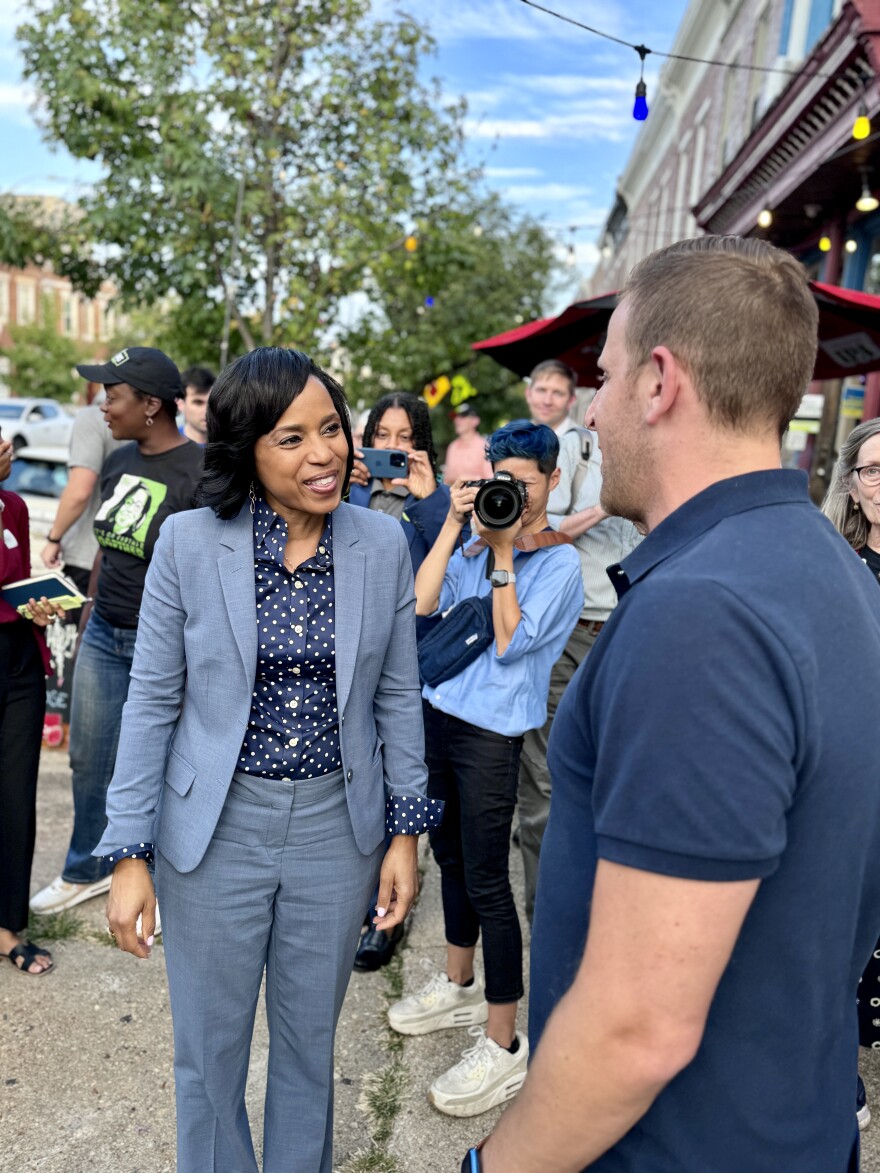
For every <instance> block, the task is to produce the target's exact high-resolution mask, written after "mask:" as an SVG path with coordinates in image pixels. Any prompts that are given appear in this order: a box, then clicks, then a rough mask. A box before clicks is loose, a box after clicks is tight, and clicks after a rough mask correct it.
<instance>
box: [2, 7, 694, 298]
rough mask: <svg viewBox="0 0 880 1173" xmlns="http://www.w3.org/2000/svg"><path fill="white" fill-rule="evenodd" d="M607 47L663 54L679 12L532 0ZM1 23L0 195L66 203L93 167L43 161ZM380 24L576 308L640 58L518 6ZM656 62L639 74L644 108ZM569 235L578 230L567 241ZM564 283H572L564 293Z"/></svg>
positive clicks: (626, 147) (47, 154) (632, 126)
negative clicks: (554, 254) (430, 79)
mask: <svg viewBox="0 0 880 1173" xmlns="http://www.w3.org/2000/svg"><path fill="white" fill-rule="evenodd" d="M542 2H544V3H545V4H546V6H547V7H551V8H555V9H557V10H558V11H560V12H564V13H565V14H566V15H568V16H571V17H573V18H575V19H577V20H581V21H583V22H585V23H587V24H592V25H595V26H597V27H599V28H602V29H604V30H606V31H607V32H609V33H612V34H614V35H615V36H619V37H622V38H624V39H626V40H629V41H632V42H636V43H638V42H642V43H644V44H647V45H649V46H650V47H651V48H654V49H658V50H662V49H668V48H670V47H671V45H672V41H673V39H674V36H675V31H676V29H677V27H678V25H679V23H680V21H681V18H682V16H683V14H684V12H685V10H686V8H687V0H660V2H659V3H658V2H657V0H631V2H630V3H622V2H621V0H542ZM2 8H3V11H2V12H0V157H2V159H3V172H2V180H0V182H2V187H3V189H4V190H10V189H12V190H14V191H16V192H17V193H21V194H31V193H44V194H52V195H62V196H64V195H66V196H68V197H73V196H75V195H76V193H77V190H78V185H81V184H87V183H90V182H94V181H95V180H97V179H99V178H100V174H101V172H100V168H99V167H96V166H95V165H92V164H88V163H85V162H81V161H77V160H74V159H71V158H70V157H69V156H68V155H67V154H66V152H63V151H52V150H51V149H50V148H49V147H47V146H46V144H45V143H43V142H42V139H41V136H40V132H39V130H38V129H37V127H36V125H35V124H34V121H33V119H32V117H31V115H30V112H29V106H30V104H31V102H32V101H33V94H31V93H29V92H28V90H27V88H26V87H25V86H24V84H23V82H22V78H21V62H20V58H19V56H18V53H17V50H16V46H15V42H14V29H15V23H16V20H15V13H14V11H11V9H12V8H13V5H12V4H9V3H7V4H6V5H3V6H2ZM374 8H375V9H376V11H377V13H378V14H386V13H391V12H392V11H393V10H394V8H403V9H405V10H407V11H409V12H411V13H413V15H415V16H417V17H418V18H419V19H420V20H422V21H424V22H425V23H427V24H428V25H429V27H430V28H431V30H432V32H433V34H434V36H435V38H436V40H437V45H438V51H437V55H436V57H434V58H432V59H429V60H428V61H427V62H426V67H425V72H426V74H427V75H429V76H438V77H440V78H441V79H442V82H443V85H444V88H445V90H446V92H447V93H448V94H449V95H450V96H455V97H458V96H460V95H464V96H465V97H467V99H468V104H469V113H468V118H467V134H468V150H469V153H470V156H471V159H472V160H474V161H480V162H482V163H483V164H484V166H485V171H486V182H487V184H488V185H489V186H490V187H491V188H493V189H495V190H497V191H499V192H500V193H501V194H502V195H503V196H504V197H505V198H506V199H507V200H508V201H510V202H511V203H513V204H515V205H516V206H518V207H520V208H522V209H523V210H524V211H528V212H530V213H531V214H533V215H535V216H538V217H540V218H542V219H543V220H544V221H545V223H546V225H547V227H548V228H549V229H550V230H551V231H552V232H553V234H554V235H555V236H556V237H557V239H558V240H559V242H560V255H561V256H563V255H565V252H566V247H565V246H567V245H568V243H569V242H570V241H571V242H573V243H574V244H575V246H576V258H577V264H576V266H575V267H574V268H572V269H570V270H566V273H565V277H564V279H563V281H562V283H561V287H560V289H558V290H557V291H556V296H555V298H554V300H556V301H557V302H558V301H560V300H561V302H562V303H564V302H565V301H566V300H569V299H570V298H571V297H573V296H574V294H575V292H576V289H577V285H578V283H579V281H580V280H581V279H583V278H584V277H585V276H587V275H588V274H589V271H590V269H591V267H592V264H593V263H594V261H595V255H596V253H595V240H596V237H597V235H598V231H599V229H600V227H601V225H602V223H603V222H604V219H605V215H606V213H607V210H608V208H609V206H610V204H611V201H612V200H613V197H614V188H615V181H616V178H617V176H618V175H619V173H620V172H621V171H622V169H623V166H624V164H625V162H626V159H627V156H628V154H629V151H630V148H631V146H632V143H633V141H634V139H635V136H636V133H637V131H638V124H637V123H635V122H634V121H633V119H632V101H633V94H634V90H635V84H636V82H637V80H638V66H639V62H638V57H637V55H636V54H635V53H634V52H632V50H629V49H626V48H623V47H622V46H618V45H614V44H611V43H610V42H608V41H604V40H600V39H599V38H597V37H594V36H592V35H590V34H589V33H586V32H583V31H581V30H579V29H576V28H573V27H571V26H570V25H566V24H564V23H562V22H561V21H557V20H554V19H553V18H552V17H550V16H546V15H544V14H543V13H541V12H538V11H535V10H533V9H530V8H529V7H527V6H526V5H525V4H523V3H522V0H374ZM659 64H660V62H659V61H657V60H656V59H655V60H654V61H652V60H651V59H650V58H649V66H648V68H647V69H646V71H645V76H646V80H647V81H648V99H649V102H650V98H651V93H652V88H655V87H652V82H654V81H655V79H656V73H657V70H658V67H659ZM572 225H576V226H577V228H578V231H577V232H576V233H574V234H572V233H571V232H570V227H571V226H572ZM569 278H570V281H569Z"/></svg>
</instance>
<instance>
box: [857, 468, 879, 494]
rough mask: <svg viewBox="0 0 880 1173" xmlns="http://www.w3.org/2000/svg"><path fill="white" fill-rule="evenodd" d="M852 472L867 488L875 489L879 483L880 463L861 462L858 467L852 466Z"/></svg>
mask: <svg viewBox="0 0 880 1173" xmlns="http://www.w3.org/2000/svg"><path fill="white" fill-rule="evenodd" d="M853 472H854V473H856V475H857V476H858V478H859V480H860V481H861V482H862V484H863V485H866V486H867V487H868V488H869V489H876V488H877V486H878V485H880V464H863V465H862V466H861V467H860V468H854V469H853Z"/></svg>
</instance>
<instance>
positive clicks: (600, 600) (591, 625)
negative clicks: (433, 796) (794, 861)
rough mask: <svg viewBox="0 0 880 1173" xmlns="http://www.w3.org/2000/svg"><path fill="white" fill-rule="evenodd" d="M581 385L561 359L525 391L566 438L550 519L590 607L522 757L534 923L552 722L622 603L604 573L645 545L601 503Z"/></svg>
mask: <svg viewBox="0 0 880 1173" xmlns="http://www.w3.org/2000/svg"><path fill="white" fill-rule="evenodd" d="M576 387H577V375H576V374H575V372H574V371H573V370H572V369H571V367H569V366H567V365H566V364H565V363H563V362H560V361H559V360H558V359H548V360H547V361H546V362H542V363H539V364H538V366H537V367H535V369H534V370H533V371H532V374H531V378H530V380H529V385H528V388H527V389H526V401H527V403H528V405H529V408H530V410H531V412H532V418H533V421H534V422H538V418H539V415H540V416H541V417H542V418H541V420H540V422H546V423H547V424H548V426H549V427H552V428H554V430H555V431H556V434H557V436H559V438H560V445H559V459H558V462H557V468H558V470H559V482H558V484H557V485H556V487H555V488H554V490H553V492H552V493H551V494H550V499H549V501H548V503H547V520H548V521H549V523H550V525H551V526H552V527H553V529H555V530H559V532H560V533H564V534H568V536H569V537H570V538H571V539H572V540H573V541H574V544H575V546H576V547H577V551H578V553H579V554H580V558H581V576H582V578H583V582H584V609H583V611H582V612H581V617H580V619H578V621H577V625H576V627H575V629H574V631H573V632H572V633H571V635H570V637H569V640H568V643H567V644H566V646H565V649H564V651H563V653H562V655H561V656H560V657H559V659H558V660H557V662H556V664H555V665H554V667H553V671H552V673H551V675H550V693H549V696H548V698H547V720H546V722H545V723H544V725H543V726H542V727H541V728H540V729H530V730H529V731H528V732H527V733H526V734H525V736H524V739H523V749H522V755H521V757H520V764H519V790H518V793H517V810H518V814H519V845H520V852H521V854H522V859H523V869H524V872H525V902H526V916H527V917H528V920H529V924H531V923H532V915H533V913H534V909H535V889H536V886H537V882H538V861H539V859H540V854H541V843H542V840H543V838H544V831H545V829H546V827H547V819H548V817H549V814H550V772H549V770H548V769H547V740H548V738H549V737H550V729H551V726H552V724H553V717H554V715H555V713H556V709H557V706H558V705H559V702H560V700H561V699H562V694H563V693H564V692H565V689H566V686H567V684H568V682H569V681H570V680H571V678H572V676H574V674H575V672H576V671H577V669H578V667H579V665H580V664H581V663H582V662H583V661H584V660H585V659H586V657H587V654H588V652H589V651H590V648H591V647H592V646H593V644H594V643H595V641H596V637H597V636H598V634H599V632H600V631H601V630H602V628H603V626H604V625H605V622H606V620H607V619H608V617H609V615H610V614H611V612H612V610H613V608H614V606H615V604H616V602H617V596H616V594H615V591H614V588H613V586H612V585H611V580H610V579H609V578H608V575H607V574H606V573H605V568H606V566H611V565H612V564H614V563H616V562H620V561H621V560H622V559H623V558H625V557H626V555H627V554H629V553H630V551H631V550H634V549H635V547H636V546H637V545H638V544H639V542H640V541H641V536H640V535H639V533H638V531H637V530H636V528H635V526H634V525H633V524H632V522H630V521H624V520H623V518H620V517H609V516H608V514H607V513H606V512H605V510H604V509H603V508H602V506H601V505H600V504H599V494H600V492H601V490H602V453H601V452H600V451H599V445H598V442H597V439H596V435H595V433H594V432H588V431H587V430H586V429H584V428H579V427H578V425H577V424H576V423H575V421H574V420H573V419H572V418H571V416H570V415H569V414H568V413H569V411H570V410H571V407H572V404H573V403H574V400H575V389H576ZM562 413H564V414H562ZM551 420H552V421H553V422H551Z"/></svg>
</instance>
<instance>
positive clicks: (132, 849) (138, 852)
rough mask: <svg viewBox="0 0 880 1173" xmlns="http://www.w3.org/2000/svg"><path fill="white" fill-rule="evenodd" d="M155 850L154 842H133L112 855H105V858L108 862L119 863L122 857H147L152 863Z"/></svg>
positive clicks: (148, 861)
mask: <svg viewBox="0 0 880 1173" xmlns="http://www.w3.org/2000/svg"><path fill="white" fill-rule="evenodd" d="M154 850H155V848H154V847H153V844H152V843H132V844H130V845H129V846H128V847H122V848H120V850H119V851H114V852H113V854H112V855H105V856H104V858H105V859H106V860H107V863H119V861H120V860H121V859H145V860H146V861H147V863H152V862H153V852H154Z"/></svg>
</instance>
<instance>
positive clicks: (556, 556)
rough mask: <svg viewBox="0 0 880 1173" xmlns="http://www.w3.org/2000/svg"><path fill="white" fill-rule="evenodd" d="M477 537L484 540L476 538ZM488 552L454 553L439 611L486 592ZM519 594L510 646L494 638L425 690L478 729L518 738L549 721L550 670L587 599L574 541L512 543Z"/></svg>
mask: <svg viewBox="0 0 880 1173" xmlns="http://www.w3.org/2000/svg"><path fill="white" fill-rule="evenodd" d="M473 540H474V541H477V540H478V539H476V538H475V539H473ZM488 554H489V551H488V550H484V551H483V553H482V554H480V555H478V556H476V557H473V558H465V557H464V554H463V552H462V551H461V550H457V551H456V552H455V553H454V554H453V556H452V557H451V558H450V559H449V565H448V566H447V568H446V576H445V578H444V579H443V587H442V590H441V591H440V603H439V606H438V608H437V613H443V612H446V611H448V610H449V609H450V608H451V607H452V606H453V604H454V603H456V602H458V601H459V600H461V599H470V598H474V597H475V596H482V595H487V594H489V593H490V591H491V590H492V589H493V588H492V586H491V584H490V583H489V580H488V579H487V578H486V560H487V558H488ZM513 569H514V573H515V574H516V597H517V599H518V601H519V607H520V611H521V612H522V618H521V619H520V621H519V624H518V626H517V629H516V631H515V632H514V633H513V639H512V640H511V641H510V644H509V645H508V647H507V649H506V651H505V652H504V654H503V655H501V656H499V655H498V652H497V649H496V646H495V644H493V645H492V646H491V647H488V648H486V650H485V651H484V652H483V653H482V654H481V655H480V656H478V657H477V658H476V660H474V662H473V663H472V664H469V665H468V667H467V668H465V670H464V671H463V672H460V673H459V674H458V676H454V677H453V678H452V679H451V680H447V681H446V682H445V683H444V684H440V685H438V686H437V687H436V688H430V687H429V686H428V685H425V687H424V688H423V689H422V696H423V697H424V698H425V700H426V701H428V703H429V704H431V705H433V706H434V708H435V709H440V710H441V712H444V713H449V714H450V716H452V717H458V718H459V719H460V720H462V721H468V722H470V724H471V725H476V726H477V727H478V728H480V729H488V730H490V731H491V732H493V733H500V734H502V735H503V736H504V737H519V736H520V735H521V734H523V733H525V731H526V730H527V729H539V728H540V727H541V726H542V725H543V724H544V722H545V721H546V720H547V694H548V692H549V689H550V672H551V669H552V668H553V665H554V664H555V663H556V661H557V660H558V659H559V657H560V655H561V654H562V649H563V648H564V647H565V645H566V642H567V641H568V637H569V636H570V635H571V632H572V630H573V628H574V626H575V624H576V623H577V621H578V617H579V616H580V613H581V609H582V608H583V605H584V588H583V583H582V581H581V564H580V558H579V557H578V553H577V550H576V549H575V548H574V546H569V545H566V546H546V547H543V548H542V549H539V550H533V551H532V552H530V553H527V552H524V551H522V550H516V549H514V552H513Z"/></svg>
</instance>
